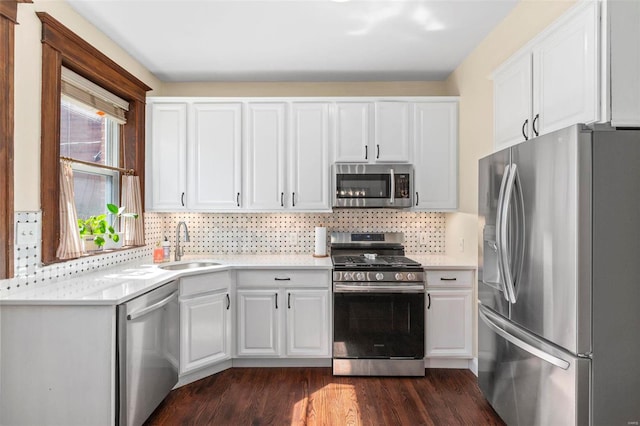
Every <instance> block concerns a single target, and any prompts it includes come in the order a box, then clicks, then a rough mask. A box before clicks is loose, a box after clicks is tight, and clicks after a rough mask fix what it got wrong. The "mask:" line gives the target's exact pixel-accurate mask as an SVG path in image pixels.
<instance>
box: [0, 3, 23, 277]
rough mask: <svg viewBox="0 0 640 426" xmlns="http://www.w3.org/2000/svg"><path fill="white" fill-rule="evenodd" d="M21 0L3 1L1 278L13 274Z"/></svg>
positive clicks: (0, 52) (0, 28)
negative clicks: (16, 67)
mask: <svg viewBox="0 0 640 426" xmlns="http://www.w3.org/2000/svg"><path fill="white" fill-rule="evenodd" d="M18 3H31V0H5V1H0V58H4V61H2V63H0V111H2V115H1V116H0V200H3V204H4V206H3V207H2V208H1V209H0V279H5V278H11V277H13V241H14V235H13V215H14V204H13V203H14V201H13V196H14V189H13V143H14V141H13V135H14V89H13V87H14V80H13V79H14V52H15V26H16V24H18Z"/></svg>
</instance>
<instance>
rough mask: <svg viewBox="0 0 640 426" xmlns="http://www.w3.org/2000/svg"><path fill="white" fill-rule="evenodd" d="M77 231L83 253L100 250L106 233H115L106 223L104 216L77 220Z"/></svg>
mask: <svg viewBox="0 0 640 426" xmlns="http://www.w3.org/2000/svg"><path fill="white" fill-rule="evenodd" d="M78 230H79V232H80V238H82V241H83V244H84V251H87V252H89V251H98V250H102V247H103V246H104V243H105V239H104V235H105V234H106V233H107V232H110V233H115V230H114V229H113V227H112V226H111V225H109V222H107V215H106V214H101V215H97V216H89V217H88V218H86V219H78Z"/></svg>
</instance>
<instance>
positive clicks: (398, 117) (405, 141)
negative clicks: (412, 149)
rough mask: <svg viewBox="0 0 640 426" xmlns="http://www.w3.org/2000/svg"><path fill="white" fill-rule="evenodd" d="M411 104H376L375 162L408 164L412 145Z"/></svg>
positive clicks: (387, 102)
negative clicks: (410, 144)
mask: <svg viewBox="0 0 640 426" xmlns="http://www.w3.org/2000/svg"><path fill="white" fill-rule="evenodd" d="M410 109H411V104H410V103H409V102H402V101H380V102H376V104H375V111H376V113H375V131H374V135H375V144H374V146H373V150H372V151H373V152H371V153H370V154H371V157H372V158H371V159H372V161H375V162H408V161H409V143H410V129H409V126H410Z"/></svg>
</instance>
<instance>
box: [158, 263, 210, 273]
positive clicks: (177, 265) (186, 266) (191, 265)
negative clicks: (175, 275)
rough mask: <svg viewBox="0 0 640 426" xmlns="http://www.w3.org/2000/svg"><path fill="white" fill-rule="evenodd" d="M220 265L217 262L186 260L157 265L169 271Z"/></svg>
mask: <svg viewBox="0 0 640 426" xmlns="http://www.w3.org/2000/svg"><path fill="white" fill-rule="evenodd" d="M216 265H220V264H219V263H217V262H209V261H203V262H186V263H174V264H172V265H162V266H159V268H160V269H166V270H169V271H182V270H185V269H195V268H206V267H207V266H216Z"/></svg>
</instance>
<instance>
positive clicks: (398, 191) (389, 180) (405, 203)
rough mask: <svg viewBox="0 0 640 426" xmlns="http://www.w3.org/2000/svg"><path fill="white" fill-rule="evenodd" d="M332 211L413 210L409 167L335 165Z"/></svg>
mask: <svg viewBox="0 0 640 426" xmlns="http://www.w3.org/2000/svg"><path fill="white" fill-rule="evenodd" d="M332 175H333V186H332V188H333V207H347V208H375V207H389V208H408V207H411V206H413V197H412V194H413V191H414V189H413V166H412V165H410V164H361V163H336V164H334V165H333V173H332Z"/></svg>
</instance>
